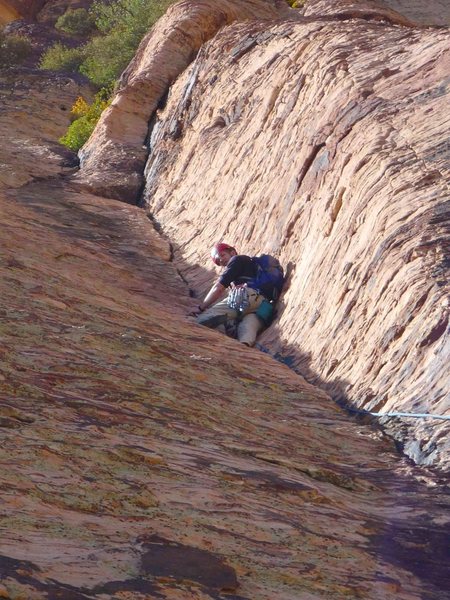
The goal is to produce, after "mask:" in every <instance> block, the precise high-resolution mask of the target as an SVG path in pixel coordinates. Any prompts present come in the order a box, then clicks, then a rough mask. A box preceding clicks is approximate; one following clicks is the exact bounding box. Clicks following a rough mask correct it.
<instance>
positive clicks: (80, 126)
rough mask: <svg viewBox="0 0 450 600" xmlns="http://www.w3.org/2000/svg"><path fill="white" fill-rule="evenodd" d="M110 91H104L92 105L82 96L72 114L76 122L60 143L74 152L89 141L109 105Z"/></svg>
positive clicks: (76, 102) (98, 94) (70, 126)
mask: <svg viewBox="0 0 450 600" xmlns="http://www.w3.org/2000/svg"><path fill="white" fill-rule="evenodd" d="M109 93H110V92H109V90H107V89H102V90H100V91H99V92H98V93H97V94H96V95H95V97H94V101H93V102H92V104H88V103H87V102H86V100H85V99H84V98H82V97H81V96H80V97H79V98H77V100H76V101H75V104H74V105H73V106H72V110H71V113H72V115H73V117H74V118H75V120H74V121H73V123H71V125H69V128H68V130H67V132H66V134H65V135H63V137H62V138H60V140H59V142H60V143H61V144H63V145H64V146H66V147H67V148H70V149H71V150H73V151H74V152H78V150H79V149H80V148H81V147H82V146H83V145H84V144H85V143H86V142H87V141H88V139H89V137H90V135H91V133H92V132H93V131H94V128H95V126H96V124H97V121H98V120H99V118H100V115H101V114H102V112H103V111H104V110H105V108H106V107H107V106H108V105H109V99H108V97H109Z"/></svg>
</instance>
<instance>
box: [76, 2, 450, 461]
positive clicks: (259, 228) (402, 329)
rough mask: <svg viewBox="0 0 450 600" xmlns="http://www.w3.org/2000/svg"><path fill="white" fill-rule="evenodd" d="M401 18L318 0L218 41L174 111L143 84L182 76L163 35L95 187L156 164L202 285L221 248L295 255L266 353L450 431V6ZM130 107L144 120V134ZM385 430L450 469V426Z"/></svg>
mask: <svg viewBox="0 0 450 600" xmlns="http://www.w3.org/2000/svg"><path fill="white" fill-rule="evenodd" d="M241 4H242V5H243V4H245V3H241ZM185 5H189V6H190V7H191V8H190V12H189V15H193V16H191V19H190V20H189V21H187V20H186V21H180V19H179V12H177V10H175V9H174V11H173V12H171V13H168V14H167V17H166V20H165V21H164V27H165V28H167V27H168V22H169V21H170V19H173V24H174V26H175V25H177V30H176V31H177V36H179V35H181V33H182V32H183V33H184V35H185V36H186V37H188V38H189V37H190V36H191V35H192V31H194V32H195V34H196V35H198V31H199V29H200V28H201V27H203V26H204V19H205V17H204V14H200V10H197V7H198V6H199V7H201V8H202V7H204V3H202V2H199V3H196V2H190V3H181V4H180V5H179V6H178V10H181V9H180V7H184V6H185ZM400 9H401V4H400V3H399V2H396V3H393V5H392V7H391V6H390V5H389V3H387V2H382V3H377V2H368V1H367V2H365V1H361V2H357V1H356V0H355V1H352V2H341V3H339V2H333V3H329V2H325V1H318V2H312V1H311V2H309V3H308V5H307V9H306V10H305V15H302V14H301V13H299V12H298V11H294V10H289V11H288V15H287V16H286V14H285V13H284V12H283V13H281V12H280V13H279V14H278V18H277V19H275V20H262V19H253V20H245V21H242V19H237V21H242V22H236V23H235V24H233V25H231V26H229V27H225V28H222V29H221V30H220V31H218V33H217V34H216V35H215V36H214V38H213V39H211V40H210V41H209V42H208V43H207V44H204V45H203V46H202V47H201V50H200V52H199V53H198V55H197V57H196V59H195V60H194V61H193V62H192V64H191V66H190V67H189V68H188V69H186V70H185V71H184V73H183V74H182V75H181V76H180V77H178V79H177V80H176V82H175V83H174V84H173V85H172V87H171V89H170V94H169V97H168V100H167V103H166V104H165V105H164V106H163V105H162V104H161V92H162V89H163V88H165V87H166V86H167V84H168V78H166V79H164V85H161V86H160V87H159V88H158V90H159V91H158V93H153V92H152V93H149V92H148V89H149V88H148V83H145V85H144V83H143V81H144V80H145V82H152V85H154V82H155V81H160V78H161V73H162V72H163V73H166V72H167V66H166V63H165V62H164V61H159V62H158V63H156V62H155V63H154V64H153V65H152V64H151V63H149V61H148V59H145V58H144V57H146V56H149V53H150V52H152V54H151V56H157V54H155V52H154V49H155V48H158V47H160V46H161V47H163V48H166V47H167V41H166V40H167V37H168V36H167V35H164V36H163V35H161V31H162V27H163V26H162V25H160V28H159V29H158V28H156V29H155V30H154V31H153V33H152V34H150V36H149V37H148V39H147V46H146V45H145V44H143V45H142V46H141V48H140V51H139V53H138V55H137V57H136V60H135V61H134V63H132V65H131V66H130V68H129V70H128V72H127V73H126V76H124V78H123V87H122V89H121V90H120V92H119V93H118V95H117V97H116V99H115V101H113V103H112V106H111V108H110V109H109V111H108V113H107V114H106V115H105V117H104V119H103V120H102V121H101V123H100V125H99V127H98V129H97V131H96V132H95V133H94V135H93V136H92V137H91V140H90V141H89V143H88V144H87V146H86V148H85V149H84V150H83V153H82V155H83V157H84V159H83V160H84V162H83V165H82V167H83V168H82V171H81V175H80V179H81V180H84V181H85V182H86V181H88V182H90V184H91V185H92V186H93V188H94V189H96V190H97V192H100V193H101V191H102V190H103V191H108V193H111V194H112V195H114V196H115V197H118V198H122V199H123V200H130V199H132V198H134V197H135V195H136V192H137V190H138V188H139V186H140V185H141V183H142V172H141V170H140V167H141V166H142V159H143V156H144V155H145V154H146V153H147V152H149V158H148V161H147V165H146V168H145V173H144V174H145V182H146V183H145V189H144V194H143V199H142V202H143V203H144V204H145V205H146V206H147V207H148V209H149V210H150V212H151V213H152V215H153V217H154V218H155V219H156V220H157V221H158V222H159V224H160V226H161V227H162V228H163V230H164V232H165V233H166V235H167V236H168V237H169V239H171V240H172V242H173V243H174V244H175V256H176V257H177V258H180V260H182V261H183V263H182V264H181V265H180V269H181V270H182V272H183V275H184V276H185V277H186V279H187V280H188V281H189V283H190V285H191V287H192V288H194V289H196V290H197V291H199V292H202V291H204V290H205V289H206V287H207V286H208V285H209V284H210V280H211V277H212V275H213V274H212V273H211V271H210V269H211V266H210V262H209V258H208V248H209V247H210V246H211V245H212V243H213V242H215V241H217V240H219V239H224V238H226V240H227V241H229V242H232V243H233V244H235V245H236V246H237V247H238V248H239V250H241V251H242V252H246V253H250V254H255V253H259V252H262V251H265V252H271V253H274V254H276V255H277V256H278V257H279V258H280V259H281V261H282V263H284V264H285V265H286V266H287V267H288V272H289V281H288V286H287V289H286V292H285V294H284V297H283V301H282V303H281V306H280V310H279V318H278V320H277V323H276V325H275V326H274V327H271V328H270V330H269V331H268V332H267V333H266V334H265V335H263V336H262V339H261V342H262V344H263V345H264V346H265V347H266V348H268V349H269V350H270V352H272V353H274V354H277V355H279V356H281V357H283V358H284V360H285V361H286V362H288V363H289V364H290V365H291V366H293V367H295V368H296V369H298V370H299V371H300V372H301V373H303V374H304V375H305V376H306V377H307V378H308V379H309V380H310V381H311V382H314V383H317V384H320V385H321V386H323V387H324V388H325V389H326V390H328V391H329V392H330V393H331V394H332V395H333V396H334V397H335V398H336V399H341V400H344V401H348V402H350V403H352V404H353V405H356V406H357V407H359V408H363V409H366V410H370V411H375V412H383V413H386V412H392V411H394V412H399V411H400V412H409V413H414V414H432V415H436V416H439V417H442V416H446V415H447V416H448V415H449V402H448V387H449V381H448V368H447V367H446V365H447V364H448V362H449V342H448V335H446V334H447V331H448V314H449V305H448V256H447V258H446V255H448V239H449V234H448V208H447V207H448V198H449V193H448V182H449V154H450V147H449V144H448V139H449V135H450V102H449V79H448V73H449V67H450V50H449V48H450V34H449V29H448V27H445V28H442V27H435V26H434V25H435V19H434V13H433V9H434V10H436V9H437V4H436V5H430V7H429V9H430V10H429V18H428V21H427V20H426V19H427V15H426V8H425V7H424V5H422V7H421V9H420V6H419V5H418V4H415V5H411V7H410V10H409V11H406V12H407V15H406V16H404V15H402V14H401V13H400V12H399V11H400ZM419 9H420V10H419ZM443 16H444V15H442V14H441V17H440V18H443ZM416 17H417V25H415V22H414V19H415V18H416ZM424 23H429V24H430V25H433V26H432V27H431V26H430V27H424V26H423V25H424ZM205 27H206V25H205ZM185 28H186V29H185ZM210 31H211V30H210V29H208V32H210ZM208 37H211V36H210V33H209V34H208ZM185 56H187V55H185ZM155 61H156V59H155ZM170 64H171V63H170ZM158 101H160V106H159V109H158V111H157V112H156V113H154V114H153V117H152V119H151V120H150V128H149V134H148V137H147V138H145V135H144V133H143V131H142V128H143V126H144V125H145V123H146V122H147V120H148V119H149V118H150V116H151V115H152V113H153V111H154V109H155V107H156V105H157V102H158ZM122 105H123V106H125V107H128V108H127V109H126V114H127V115H128V114H129V113H131V112H133V111H134V112H133V118H130V119H128V118H127V119H126V120H125V121H124V124H125V125H126V128H125V127H122V125H121V123H122V116H123V114H124V113H123V112H122V111H121V109H120V106H122ZM142 106H145V107H146V109H143V108H141V107H142ZM138 107H139V108H138ZM143 142H145V145H144V146H142V145H139V144H142V143H143ZM125 146H126V151H125ZM108 164H109V167H108V166H107V165H108ZM124 165H127V168H126V169H124ZM112 167H113V168H114V169H115V172H114V174H111V168H112ZM130 169H135V170H134V171H132V170H131V171H130ZM132 180H133V182H134V183H133V182H132ZM198 264H200V265H201V267H202V269H198V268H197V265H198ZM204 269H209V272H205V270H204ZM385 421H386V426H387V427H388V429H389V431H390V432H391V433H393V434H394V435H395V436H396V438H397V439H398V440H400V441H401V442H402V443H403V444H404V448H405V451H406V452H407V454H408V455H409V456H411V457H413V458H414V460H415V461H417V462H422V463H425V464H431V463H438V464H441V466H442V467H443V468H444V469H445V468H447V467H448V464H449V447H448V433H449V425H448V423H449V421H448V420H447V421H445V420H441V419H430V418H406V419H400V420H399V419H398V418H395V420H393V421H392V420H385Z"/></svg>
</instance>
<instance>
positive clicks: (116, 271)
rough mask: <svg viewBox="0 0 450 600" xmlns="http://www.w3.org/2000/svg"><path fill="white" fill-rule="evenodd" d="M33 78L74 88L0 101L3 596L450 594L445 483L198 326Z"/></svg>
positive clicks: (183, 294)
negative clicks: (85, 165) (94, 180)
mask: <svg viewBox="0 0 450 600" xmlns="http://www.w3.org/2000/svg"><path fill="white" fill-rule="evenodd" d="M34 87H36V88H37V89H38V94H37V97H38V98H40V97H41V96H40V94H41V92H39V90H42V89H47V91H49V92H51V90H56V92H55V96H57V95H58V94H59V95H61V96H63V97H64V94H63V91H61V89H60V88H58V86H55V87H53V85H52V84H51V82H50V85H49V86H48V87H47V88H45V85H44V81H42V87H39V88H38V84H37V82H36V83H35V85H34V86H30V87H29V88H27V91H28V96H29V102H28V103H25V101H24V97H20V98H19V97H18V96H16V95H10V96H4V99H3V101H2V110H5V111H6V113H7V112H8V111H9V114H13V112H14V106H15V105H16V104H20V103H21V104H20V106H21V107H22V110H23V113H24V115H23V119H22V121H20V120H18V119H13V118H11V119H10V120H9V123H10V129H9V131H8V132H7V130H6V122H7V120H6V119H5V120H4V121H3V123H2V127H4V129H3V132H5V133H6V132H7V133H8V139H10V140H14V142H15V144H16V146H15V147H16V148H19V147H21V148H22V149H23V158H24V161H23V164H22V171H21V172H20V173H19V169H18V160H19V154H18V153H16V154H14V155H12V154H7V153H5V154H4V155H2V162H4V164H5V166H6V167H7V169H6V171H8V167H10V168H11V169H14V170H15V172H16V173H17V174H18V175H19V174H20V176H21V179H20V181H19V180H18V179H12V180H11V181H3V184H2V186H1V187H0V211H1V217H2V235H1V236H0V259H1V260H0V263H1V268H2V277H1V278H0V296H1V298H2V306H1V309H0V337H1V347H0V355H1V361H0V432H1V438H2V443H1V444H0V463H1V465H2V467H4V468H2V469H0V519H1V523H2V535H1V536H0V597H3V598H7V599H10V600H19V599H21V600H23V599H27V600H28V599H30V600H31V599H33V600H48V599H52V598H53V599H56V598H58V599H64V600H87V599H91V600H92V599H93V598H97V599H98V600H117V599H118V598H132V599H133V600H138V599H141V598H163V599H166V600H255V599H256V598H257V599H258V600H298V598H304V599H322V598H323V599H324V600H325V599H326V598H355V599H357V598H367V599H370V600H371V599H373V600H380V599H386V600H391V599H392V598H393V597H395V598H398V599H399V600H423V599H424V598H427V599H430V600H442V598H443V597H444V595H445V593H446V590H448V588H449V585H450V581H449V578H448V576H449V574H448V564H447V553H446V550H447V545H448V533H449V532H448V495H446V490H445V482H444V481H443V479H441V478H440V477H439V476H437V475H436V474H434V473H433V472H432V471H431V470H429V469H424V468H419V467H413V466H411V464H410V461H408V460H406V459H405V458H403V457H401V456H399V455H398V453H397V452H396V449H395V447H394V445H393V444H392V442H391V441H390V440H389V439H387V438H386V437H385V436H384V434H383V433H382V432H381V431H380V430H379V429H377V428H375V427H373V426H371V425H368V424H365V423H363V422H356V421H355V420H353V419H350V418H349V416H348V415H347V414H346V413H345V412H344V411H342V410H340V409H339V408H338V407H337V406H336V405H335V404H334V403H333V402H332V401H331V399H330V397H329V396H328V395H327V394H325V393H324V392H323V391H321V390H320V389H318V388H315V387H314V386H312V385H310V384H308V383H307V382H306V381H305V380H304V379H303V378H301V377H299V376H298V375H296V374H295V373H294V372H293V370H291V369H288V368H287V367H286V366H285V365H283V364H281V363H280V362H277V361H274V360H273V359H272V358H271V357H270V356H268V355H267V354H264V353H261V352H259V351H258V350H255V349H249V348H245V347H242V346H241V345H240V344H238V343H236V342H235V341H234V340H230V339H228V338H226V337H224V336H221V335H220V334H218V333H217V332H214V331H210V330H208V329H205V328H201V327H200V326H198V325H196V323H195V322H194V320H193V319H192V318H190V317H188V316H187V313H188V312H189V310H190V309H191V308H192V305H193V304H194V302H195V301H194V300H193V299H192V298H191V297H190V296H189V294H188V288H187V285H186V283H185V281H184V280H183V278H182V277H181V276H180V270H182V271H183V272H184V271H186V270H187V267H186V265H184V264H183V263H182V262H181V260H180V259H179V258H178V260H177V262H175V261H174V253H173V248H172V247H171V245H170V243H169V242H168V241H167V240H166V239H164V238H163V237H161V236H160V235H159V234H158V233H157V232H156V231H155V229H154V227H153V224H152V223H151V221H150V220H149V219H148V217H147V215H146V213H145V211H143V210H142V209H139V208H137V207H134V206H129V205H127V204H124V203H121V202H117V201H116V200H113V199H111V198H102V197H100V196H98V195H97V196H94V195H92V194H89V193H87V192H85V191H81V192H80V190H79V189H78V188H77V187H74V186H73V185H71V184H70V182H68V181H67V178H66V177H65V175H66V174H67V171H66V168H65V167H63V166H62V165H61V164H59V169H60V170H59V171H58V161H57V160H53V159H52V158H51V155H52V152H54V151H53V148H54V144H55V139H54V138H52V137H51V136H52V132H53V133H54V134H58V132H59V128H60V127H62V120H61V114H62V113H63V112H64V111H61V113H59V112H58V113H57V115H56V116H55V122H54V123H52V122H51V113H44V114H45V116H46V118H45V119H41V122H39V119H38V114H39V107H40V104H39V103H33V102H32V97H33V93H34V92H33V89H34ZM49 95H50V97H49V99H48V102H49V104H50V103H51V102H56V98H55V96H53V95H51V94H49ZM55 106H56V105H55ZM6 113H5V114H6ZM36 113H38V114H36ZM27 120H28V122H29V123H30V124H32V126H33V131H32V134H33V138H32V139H33V144H31V143H30V142H29V139H30V138H29V136H30V133H31V132H30V130H29V129H27V128H25V127H22V126H20V124H21V123H22V122H25V121H27ZM46 121H49V123H46ZM16 126H17V127H16ZM32 145H34V146H36V147H38V148H39V152H35V153H34V154H33V160H31V159H30V158H29V157H30V155H29V154H27V153H26V150H27V148H28V147H29V146H32ZM46 149H47V150H48V153H47V152H46V151H45V150H46ZM49 164H50V166H49ZM39 169H41V173H42V175H41V177H39V176H37V175H36V173H37V172H38V170H39ZM196 274H197V277H198V279H201V278H204V279H205V280H206V278H207V277H208V276H209V274H210V273H208V272H207V271H206V270H205V272H204V273H203V275H202V276H201V277H200V275H199V272H198V270H197V271H196ZM355 565H357V568H355ZM202 567H206V568H202Z"/></svg>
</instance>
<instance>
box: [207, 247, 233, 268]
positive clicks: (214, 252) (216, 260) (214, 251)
mask: <svg viewBox="0 0 450 600" xmlns="http://www.w3.org/2000/svg"><path fill="white" fill-rule="evenodd" d="M224 250H229V251H230V250H234V252H236V249H235V248H233V246H229V245H228V244H225V243H224V242H218V243H217V244H214V247H213V249H212V250H211V258H212V259H213V261H214V263H215V264H216V265H218V266H220V253H221V252H223V251H224Z"/></svg>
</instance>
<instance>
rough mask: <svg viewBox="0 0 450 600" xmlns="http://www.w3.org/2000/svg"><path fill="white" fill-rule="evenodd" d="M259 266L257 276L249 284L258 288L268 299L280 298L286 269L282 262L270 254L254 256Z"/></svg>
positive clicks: (253, 258) (254, 260)
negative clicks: (284, 269)
mask: <svg viewBox="0 0 450 600" xmlns="http://www.w3.org/2000/svg"><path fill="white" fill-rule="evenodd" d="M252 260H253V262H254V263H255V264H256V266H257V273H256V276H255V277H254V278H253V279H251V280H250V281H249V282H248V283H247V285H248V287H251V288H253V289H255V290H258V291H259V292H261V294H263V295H264V296H265V297H266V298H267V299H268V300H273V301H274V302H275V301H276V300H278V297H279V295H280V294H281V290H282V289H283V284H284V271H283V267H282V266H281V265H280V262H279V260H278V259H277V258H275V257H274V256H271V255H270V254H261V256H254V257H252Z"/></svg>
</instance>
